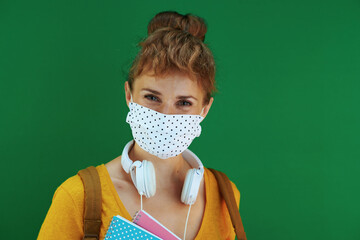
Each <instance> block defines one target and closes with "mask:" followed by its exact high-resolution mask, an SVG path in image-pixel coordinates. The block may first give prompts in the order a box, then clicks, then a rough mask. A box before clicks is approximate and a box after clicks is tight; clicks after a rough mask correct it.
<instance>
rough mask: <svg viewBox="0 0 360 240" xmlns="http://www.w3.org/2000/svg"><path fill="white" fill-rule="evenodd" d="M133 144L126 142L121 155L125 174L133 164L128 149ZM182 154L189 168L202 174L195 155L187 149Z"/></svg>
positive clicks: (199, 163) (201, 165)
mask: <svg viewBox="0 0 360 240" xmlns="http://www.w3.org/2000/svg"><path fill="white" fill-rule="evenodd" d="M134 143H135V141H134V140H131V141H130V142H128V143H127V144H126V145H125V147H124V150H123V152H122V155H121V165H122V167H123V169H124V171H125V172H126V173H129V172H130V167H131V165H132V164H133V161H132V160H131V159H130V158H129V149H130V148H131V147H132V146H133V144H134ZM182 154H183V157H184V159H185V160H186V161H187V162H188V163H189V164H190V166H191V167H193V168H196V169H197V170H198V171H199V173H200V174H201V175H202V174H203V173H204V166H203V164H202V162H201V161H200V159H199V158H198V156H196V155H195V153H193V152H192V151H190V150H189V149H186V150H185V151H184V152H183V153H182Z"/></svg>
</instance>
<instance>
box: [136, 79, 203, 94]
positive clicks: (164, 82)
mask: <svg viewBox="0 0 360 240" xmlns="http://www.w3.org/2000/svg"><path fill="white" fill-rule="evenodd" d="M143 89H153V90H155V91H157V92H160V93H161V94H185V95H186V94H190V93H191V94H193V95H197V96H198V97H199V96H200V95H201V96H202V94H203V93H202V88H201V86H199V84H198V82H197V81H195V80H193V79H190V78H189V77H188V76H187V75H185V74H168V75H166V76H152V75H148V74H143V75H141V76H139V77H138V78H136V80H135V81H134V90H135V91H141V90H143Z"/></svg>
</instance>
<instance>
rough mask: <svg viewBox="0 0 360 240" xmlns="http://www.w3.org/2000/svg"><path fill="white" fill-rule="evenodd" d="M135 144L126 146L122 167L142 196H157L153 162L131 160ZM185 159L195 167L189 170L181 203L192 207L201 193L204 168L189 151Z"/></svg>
mask: <svg viewBox="0 0 360 240" xmlns="http://www.w3.org/2000/svg"><path fill="white" fill-rule="evenodd" d="M133 144H134V140H131V141H130V142H128V143H127V144H126V146H125V147H124V150H123V152H122V155H121V165H122V167H123V169H124V170H125V172H127V173H129V172H130V175H131V179H132V181H133V183H134V185H135V187H136V189H137V190H138V192H139V194H140V195H145V196H146V197H147V198H149V197H152V196H154V195H155V192H156V179H155V169H154V165H153V164H152V162H150V161H147V160H143V161H142V162H140V161H135V162H133V161H132V160H131V159H130V158H129V149H130V147H131V146H132V145H133ZM182 154H183V157H184V159H185V160H186V161H187V162H188V163H189V164H190V165H191V166H192V167H193V168H192V169H190V170H188V172H187V174H186V178H185V182H184V185H183V188H182V192H181V202H183V203H184V204H187V205H192V204H193V203H195V201H196V197H197V195H198V192H199V188H200V183H201V179H202V177H203V175H204V166H203V164H202V163H201V161H200V159H199V158H198V157H197V156H196V155H195V154H194V153H193V152H191V151H190V150H189V149H186V150H185V151H184V152H183V153H182Z"/></svg>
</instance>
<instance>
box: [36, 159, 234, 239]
mask: <svg viewBox="0 0 360 240" xmlns="http://www.w3.org/2000/svg"><path fill="white" fill-rule="evenodd" d="M96 168H97V170H98V172H99V176H100V182H101V190H102V214H101V218H102V225H101V229H100V239H104V237H105V234H106V231H107V228H108V226H109V224H110V221H111V218H112V217H113V216H114V215H120V216H122V217H124V218H126V219H128V220H130V221H131V219H132V217H131V216H130V214H129V213H128V211H127V210H126V208H125V207H124V205H123V203H122V202H121V200H120V198H119V196H118V194H117V192H116V190H115V187H114V185H113V183H112V181H111V178H110V176H109V173H108V171H107V169H106V167H105V165H104V164H101V165H99V166H97V167H96ZM204 184H205V196H206V197H205V199H206V200H205V211H204V216H203V220H202V223H201V226H200V230H199V232H198V234H197V235H196V238H195V240H200V239H231V240H233V239H235V232H234V229H233V227H232V224H231V219H230V216H229V213H228V210H227V207H226V204H225V201H224V200H223V199H222V198H221V195H220V192H219V191H218V185H217V181H216V179H215V176H214V175H213V173H212V172H211V171H210V170H208V169H207V168H205V172H204ZM231 185H232V187H233V190H234V193H235V199H236V203H237V205H238V206H239V204H240V192H239V190H238V189H237V188H236V186H235V184H234V183H233V182H231ZM83 214H84V186H83V183H82V181H81V178H80V176H79V175H75V176H73V177H70V178H69V179H67V180H66V181H65V182H63V183H62V184H61V185H60V186H59V187H58V188H57V190H56V191H55V194H54V196H53V199H52V204H51V206H50V209H49V211H48V213H47V215H46V218H45V220H44V222H43V224H42V226H41V229H40V232H39V235H38V240H42V239H45V240H48V239H57V240H61V239H67V240H69V239H78V240H80V239H82V238H83V235H84V230H83Z"/></svg>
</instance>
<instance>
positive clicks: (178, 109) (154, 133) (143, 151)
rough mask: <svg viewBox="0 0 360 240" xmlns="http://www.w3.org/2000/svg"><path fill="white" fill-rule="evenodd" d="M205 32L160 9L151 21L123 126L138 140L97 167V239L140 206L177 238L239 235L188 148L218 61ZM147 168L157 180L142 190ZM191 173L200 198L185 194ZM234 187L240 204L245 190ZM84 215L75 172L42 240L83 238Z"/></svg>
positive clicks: (187, 18)
mask: <svg viewBox="0 0 360 240" xmlns="http://www.w3.org/2000/svg"><path fill="white" fill-rule="evenodd" d="M206 30H207V29H206V25H205V23H204V21H203V19H201V18H199V17H196V16H193V15H189V14H187V15H181V14H179V13H177V12H161V13H159V14H157V15H156V16H155V17H154V18H153V19H152V20H151V21H150V23H149V25H148V37H147V38H146V39H145V40H144V41H143V42H141V43H140V46H141V50H140V52H139V54H138V55H137V57H136V59H135V60H134V63H133V65H132V67H131V69H130V72H129V78H128V81H127V82H126V83H125V95H126V103H127V105H128V107H129V109H130V111H129V114H128V116H127V119H126V122H128V123H129V124H130V127H131V129H132V133H133V136H134V139H135V141H131V142H129V143H128V144H127V145H126V146H125V148H124V151H123V153H122V155H121V156H119V157H117V158H115V159H113V160H112V161H110V162H108V163H106V164H105V165H104V164H102V165H99V166H97V167H96V168H97V170H98V172H99V176H100V181H101V187H102V196H103V199H102V216H101V218H102V225H101V230H100V239H103V238H104V236H105V234H106V231H107V228H108V226H109V223H110V220H111V218H112V217H113V216H114V215H121V216H123V217H125V218H127V219H129V220H131V218H132V216H134V214H135V212H136V211H138V210H139V209H140V208H144V210H146V211H147V212H148V213H149V214H151V215H152V216H153V217H154V218H155V219H157V220H158V221H159V222H160V223H162V224H163V225H165V227H167V228H168V229H169V230H171V231H172V232H173V233H174V234H176V235H177V236H179V237H182V236H183V235H185V234H184V233H186V239H234V238H235V233H234V230H233V227H232V224H231V220H230V217H229V214H228V211H227V208H226V205H225V203H224V201H223V199H222V198H221V196H220V193H219V190H218V185H217V182H216V180H215V177H214V175H213V174H212V173H211V172H210V171H209V170H208V169H207V168H204V167H203V166H202V164H201V162H200V160H199V159H198V158H197V157H196V155H195V154H193V153H192V152H190V151H189V150H188V149H187V147H188V146H189V145H190V143H191V141H192V140H193V139H194V138H195V137H197V136H199V135H200V132H201V127H200V122H201V121H202V120H203V119H204V118H205V117H206V116H207V114H208V113H209V110H210V108H211V105H212V103H213V97H212V93H213V92H214V90H215V81H214V78H215V64H214V59H213V56H212V54H211V52H210V50H209V49H208V48H207V46H206V45H205V44H204V43H203V41H204V39H205V33H206ZM191 159H192V160H191ZM136 160H138V161H136ZM145 160H146V161H145ZM135 162H136V163H135ZM145 163H146V164H145ZM145 165H147V168H148V169H150V170H152V169H154V170H155V173H154V174H153V176H151V177H150V178H152V179H153V180H154V183H153V185H152V186H150V187H148V188H147V189H145V190H140V189H139V187H140V186H139V183H136V182H135V180H136V178H134V179H135V180H134V182H133V179H132V177H131V174H134V176H135V174H139V173H138V172H137V171H138V169H140V167H144V166H145ZM150 170H149V171H150ZM189 170H190V171H189ZM192 174H194V176H200V177H199V178H198V179H199V180H198V181H199V182H198V186H197V189H196V194H194V195H191V196H187V197H186V196H185V197H184V193H183V191H184V190H183V188H184V186H185V185H186V184H187V183H186V184H185V183H184V182H186V181H187V179H186V178H187V176H188V175H189V176H190V175H192ZM150 180H151V179H150ZM231 184H232V187H233V190H234V193H235V198H236V203H237V205H238V206H239V202H240V193H239V191H238V189H237V188H236V186H235V185H234V184H233V183H232V182H231ZM155 191H156V194H155ZM143 195H145V196H146V198H144V199H143V198H142V197H140V196H143ZM196 195H197V196H196ZM184 203H187V204H184ZM189 205H190V206H191V212H190V215H188V213H189V210H190V207H189ZM83 212H84V187H83V184H82V181H81V179H80V177H79V176H78V175H76V176H73V177H71V178H69V179H68V180H67V181H65V182H64V183H63V184H62V185H61V186H60V187H59V188H58V189H57V190H56V192H55V194H54V197H53V202H52V205H51V207H50V209H49V211H48V213H47V216H46V218H45V221H44V223H43V225H42V227H41V230H40V233H39V237H38V239H55V238H56V239H82V237H83V234H84V232H83ZM187 216H188V224H187V227H185V225H186V224H185V222H186V221H187ZM184 228H185V230H184ZM55 236H56V237H55Z"/></svg>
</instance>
